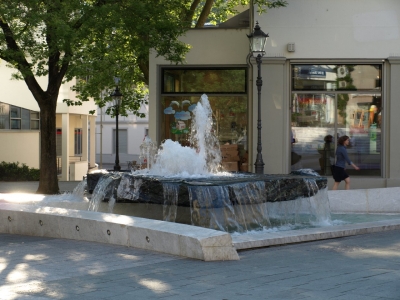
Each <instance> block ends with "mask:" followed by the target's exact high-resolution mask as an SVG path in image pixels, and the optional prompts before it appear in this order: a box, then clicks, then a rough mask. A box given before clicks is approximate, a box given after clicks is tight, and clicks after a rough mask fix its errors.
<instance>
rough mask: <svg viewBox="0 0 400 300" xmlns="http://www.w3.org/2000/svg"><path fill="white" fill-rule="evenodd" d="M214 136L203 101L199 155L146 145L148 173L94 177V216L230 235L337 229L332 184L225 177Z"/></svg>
mask: <svg viewBox="0 0 400 300" xmlns="http://www.w3.org/2000/svg"><path fill="white" fill-rule="evenodd" d="M213 132H214V131H213V122H212V111H211V107H210V104H209V102H208V98H207V96H206V95H205V94H204V95H202V96H201V99H200V101H199V103H198V104H197V105H196V107H195V108H194V110H193V119H192V126H191V137H190V144H191V145H192V147H187V146H181V145H180V144H179V143H178V142H174V141H172V140H166V141H164V143H163V144H162V145H161V146H160V148H159V149H158V151H157V147H156V146H155V144H154V143H153V142H152V141H151V139H150V138H149V137H146V138H145V140H144V141H143V143H142V145H141V147H140V148H141V158H142V159H143V161H144V162H145V167H146V168H144V169H141V170H136V171H132V172H107V171H104V170H103V171H101V172H97V173H91V174H88V175H87V189H88V191H89V192H91V193H92V197H91V200H90V206H89V210H93V211H97V210H98V209H99V207H100V205H102V202H104V201H107V200H108V202H109V206H108V211H109V212H111V211H112V212H115V213H119V212H120V211H121V213H123V214H127V210H129V211H130V212H129V214H130V215H133V216H144V217H147V218H153V219H159V220H164V221H170V222H178V223H185V224H191V225H195V226H201V227H206V228H211V229H217V230H221V231H225V232H230V233H232V232H239V233H241V232H248V231H251V230H262V229H265V228H271V227H274V226H278V225H282V224H285V223H295V224H303V223H307V224H309V226H312V225H313V224H316V223H318V224H320V223H324V222H329V221H330V211H329V202H328V197H327V179H326V178H325V177H320V176H319V175H318V174H317V173H315V172H313V171H312V170H300V171H297V172H293V173H291V174H290V175H260V174H252V173H239V172H226V171H224V170H223V169H222V167H221V151H220V147H219V143H218V140H217V138H216V136H215V135H214V134H213ZM115 202H117V205H116V206H115V207H114V206H113V205H114V203H115ZM118 206H122V207H123V208H122V207H121V208H117V207H118Z"/></svg>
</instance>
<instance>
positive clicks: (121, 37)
mask: <svg viewBox="0 0 400 300" xmlns="http://www.w3.org/2000/svg"><path fill="white" fill-rule="evenodd" d="M182 6H183V4H182V1H180V0H169V1H162V0H140V1H137V0H97V1H96V0H68V1H64V0H42V1H41V0H20V1H18V2H15V1H12V0H2V1H1V3H0V28H1V31H0V59H2V60H4V61H6V62H7V63H8V66H9V67H11V68H14V69H15V70H16V72H15V73H14V74H13V76H14V77H15V78H17V79H21V80H24V81H25V83H26V85H27V87H28V88H29V90H30V91H31V93H32V95H33V97H34V98H35V100H36V101H37V103H38V105H39V108H40V114H41V115H40V129H41V131H40V134H41V139H40V140H41V142H40V147H41V152H40V181H39V187H38V190H37V193H43V194H55V193H58V192H59V187H58V179H57V176H56V174H57V169H56V132H55V130H56V123H55V120H56V105H57V98H58V95H59V89H60V86H61V84H62V83H63V82H64V81H69V80H72V79H73V78H80V77H82V76H86V75H88V74H90V73H91V72H92V73H93V71H95V70H106V69H107V67H109V68H108V69H107V70H109V72H105V73H104V74H99V73H97V74H96V76H93V77H92V79H93V82H94V83H98V85H99V89H100V90H101V91H107V90H110V89H111V86H112V88H114V86H113V81H112V77H113V76H119V75H121V76H122V79H124V76H125V75H126V74H125V73H126V71H128V72H129V71H131V70H133V75H134V76H132V77H130V79H131V78H137V79H138V82H139V84H136V85H139V86H140V82H143V80H142V79H141V77H143V76H145V75H143V74H141V73H140V72H139V70H138V68H136V67H134V68H129V67H130V65H131V64H133V65H134V66H137V65H138V63H137V61H138V60H140V59H141V57H144V56H145V55H146V53H148V49H149V48H154V49H155V50H156V51H157V52H158V53H159V54H160V55H164V56H165V57H166V58H167V59H168V60H171V61H175V62H180V61H182V57H183V55H184V53H185V51H186V50H187V46H186V45H184V44H183V43H181V42H179V41H178V37H179V36H180V35H181V34H182V33H183V32H184V28H183V27H182V26H180V24H182V22H181V21H180V16H179V15H178V14H176V13H175V12H176V11H177V12H180V11H182V10H183V9H184V8H183V7H182ZM178 21H179V22H178ZM127 47H129V49H128V48H127ZM124 50H127V51H124ZM133 50H135V51H136V52H133ZM98 65H101V67H98ZM97 67H98V68H97ZM118 72H120V73H121V74H118ZM41 76H46V77H47V78H48V84H47V87H46V89H43V88H42V87H41V86H40V85H39V83H38V81H37V77H41ZM105 77H108V78H105ZM133 83H134V82H132V81H130V82H129V83H128V85H133ZM77 86H79V84H78V85H77ZM77 90H79V88H77ZM83 92H85V91H83ZM90 92H91V90H86V94H85V93H83V94H82V95H80V97H82V99H84V98H85V96H86V95H89V94H90ZM135 97H136V98H137V96H133V98H135ZM128 98H129V97H128ZM136 98H135V99H136ZM67 101H68V100H67ZM128 102H129V101H128ZM132 103H133V104H132V105H131V107H130V109H132V110H133V111H135V110H136V112H137V110H138V106H137V105H136V106H135V105H134V103H135V102H134V101H133V102H132ZM69 104H78V105H79V102H72V103H71V102H69ZM128 107H129V105H128Z"/></svg>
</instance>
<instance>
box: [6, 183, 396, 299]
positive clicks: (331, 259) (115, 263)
mask: <svg viewBox="0 0 400 300" xmlns="http://www.w3.org/2000/svg"><path fill="white" fill-rule="evenodd" d="M2 184H3V183H1V184H0V192H3V193H4V192H12V191H11V190H8V191H6V190H5V187H4V186H3V185H2ZM76 184H77V183H75V185H76ZM73 185H74V184H72V183H68V184H62V183H61V184H60V189H61V190H70V188H71V187H72V186H73ZM11 186H12V184H8V185H7V187H8V188H10V189H11ZM16 186H18V185H16ZM19 186H22V185H21V184H20V185H19ZM34 188H35V185H34V183H30V184H26V185H23V188H20V189H19V190H18V191H19V192H21V191H25V192H33V191H32V189H34ZM13 191H15V187H14V189H13ZM239 256H240V260H239V261H218V262H204V261H200V260H194V259H188V258H182V257H177V256H172V255H167V254H161V253H157V252H151V251H144V250H139V249H135V248H128V247H123V246H117V245H109V244H100V243H92V242H85V241H75V240H65V239H55V238H43V237H29V236H22V235H10V234H0V299H7V300H12V299H36V300H44V299H113V300H116V299H220V300H222V299H229V300H232V299H339V300H342V299H349V300H350V299H351V300H356V299H365V300H372V299H400V231H399V230H391V231H385V232H379V233H372V234H364V235H358V236H352V237H344V238H338V239H330V240H322V241H314V242H308V243H298V244H291V245H285V246H278V247H268V248H258V249H252V250H246V251H239Z"/></svg>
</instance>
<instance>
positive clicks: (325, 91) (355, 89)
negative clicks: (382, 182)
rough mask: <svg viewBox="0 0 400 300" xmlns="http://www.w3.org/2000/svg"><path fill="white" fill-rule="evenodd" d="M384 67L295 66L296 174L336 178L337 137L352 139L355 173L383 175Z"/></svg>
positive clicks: (294, 146) (292, 105) (293, 143)
mask: <svg viewBox="0 0 400 300" xmlns="http://www.w3.org/2000/svg"><path fill="white" fill-rule="evenodd" d="M381 74H382V66H381V65H329V66H328V65H312V66H310V65H292V75H293V78H292V97H291V125H292V136H293V138H292V158H291V159H292V161H291V164H292V170H297V169H303V168H309V169H314V170H315V171H317V172H319V173H320V174H321V175H331V170H330V165H332V164H334V163H335V151H336V146H337V145H336V141H337V138H339V137H340V136H343V135H347V136H349V137H350V145H349V147H348V149H347V150H348V153H349V156H350V159H351V160H352V161H353V162H354V163H355V164H356V165H357V166H359V167H360V168H361V169H360V170H359V171H355V170H354V169H352V168H348V172H349V173H350V174H351V175H362V176H381V172H382V145H383V143H382V137H383V135H382V122H383V121H382V95H381Z"/></svg>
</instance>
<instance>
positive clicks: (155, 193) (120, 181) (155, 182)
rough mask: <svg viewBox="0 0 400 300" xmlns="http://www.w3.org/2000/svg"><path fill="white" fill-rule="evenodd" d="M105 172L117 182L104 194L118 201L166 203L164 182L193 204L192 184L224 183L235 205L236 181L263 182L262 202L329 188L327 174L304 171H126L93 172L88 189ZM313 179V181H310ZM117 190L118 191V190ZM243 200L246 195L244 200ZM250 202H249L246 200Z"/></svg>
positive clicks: (182, 202)
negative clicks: (157, 173) (220, 173)
mask: <svg viewBox="0 0 400 300" xmlns="http://www.w3.org/2000/svg"><path fill="white" fill-rule="evenodd" d="M103 176H113V177H114V178H115V179H114V185H113V187H111V188H110V189H109V190H108V191H107V194H106V196H105V199H106V200H107V199H108V198H109V197H111V195H112V193H114V198H116V200H117V201H118V202H137V203H150V204H164V200H165V199H164V190H163V186H164V185H165V184H173V185H178V186H179V190H178V202H177V205H178V206H184V207H190V200H189V192H188V188H189V187H205V188H206V187H212V186H224V187H227V188H228V189H229V198H230V202H231V204H233V205H237V204H239V202H238V200H237V199H236V196H235V193H234V192H233V190H232V189H233V186H234V185H236V184H245V183H252V182H264V186H265V198H264V199H263V202H278V201H288V200H295V199H299V198H304V197H311V196H314V195H315V194H317V193H318V192H319V190H322V189H326V187H327V178H326V177H322V176H312V175H304V174H299V175H296V174H290V175H258V174H252V173H238V174H232V176H229V177H228V176H212V177H197V178H194V177H191V178H178V177H160V176H145V175H134V174H131V173H123V172H117V173H115V172H110V173H91V174H87V190H88V192H89V193H92V192H93V191H94V190H95V188H96V186H97V183H98V182H99V180H100V178H101V177H103ZM310 182H313V183H312V184H310ZM116 190H117V194H115V191H116ZM241 203H242V204H243V199H242V201H241ZM213 204H214V205H215V207H223V206H224V203H223V202H222V201H220V200H219V199H216V200H215V201H214V203H213ZM244 204H248V203H244Z"/></svg>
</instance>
